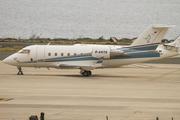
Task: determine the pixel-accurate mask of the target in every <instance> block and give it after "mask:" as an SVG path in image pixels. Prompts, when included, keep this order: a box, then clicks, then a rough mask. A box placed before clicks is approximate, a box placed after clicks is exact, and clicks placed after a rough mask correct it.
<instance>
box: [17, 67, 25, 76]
mask: <svg viewBox="0 0 180 120" xmlns="http://www.w3.org/2000/svg"><path fill="white" fill-rule="evenodd" d="M17 68H18V70H19V72H18V73H17V75H24V74H23V72H22V69H21V67H20V66H17Z"/></svg>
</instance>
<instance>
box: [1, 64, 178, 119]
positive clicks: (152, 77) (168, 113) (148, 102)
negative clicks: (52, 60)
mask: <svg viewBox="0 0 180 120" xmlns="http://www.w3.org/2000/svg"><path fill="white" fill-rule="evenodd" d="M17 72H18V70H17V68H16V67H13V66H9V65H6V64H4V63H2V62H0V83H1V84H0V97H1V98H0V120H13V119H14V120H28V119H29V117H30V116H31V115H38V117H39V116H40V113H41V112H44V113H45V120H106V116H108V118H109V120H155V118H156V117H157V116H159V118H160V120H171V118H172V117H173V118H174V120H179V119H180V94H179V91H180V64H147V63H143V64H133V65H129V66H124V67H121V68H115V69H98V70H93V71H92V72H93V75H92V76H90V77H82V76H81V75H80V74H79V70H76V69H74V70H72V69H70V70H62V69H60V70H59V69H50V71H49V70H47V69H45V68H43V69H35V68H23V72H24V75H16V73H17ZM6 100H7V101H6Z"/></svg>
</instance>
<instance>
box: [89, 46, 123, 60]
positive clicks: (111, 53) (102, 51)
mask: <svg viewBox="0 0 180 120" xmlns="http://www.w3.org/2000/svg"><path fill="white" fill-rule="evenodd" d="M123 54H124V51H119V50H116V49H113V48H111V47H109V46H96V47H93V49H92V56H93V57H95V58H101V57H104V58H113V57H115V56H120V55H123Z"/></svg>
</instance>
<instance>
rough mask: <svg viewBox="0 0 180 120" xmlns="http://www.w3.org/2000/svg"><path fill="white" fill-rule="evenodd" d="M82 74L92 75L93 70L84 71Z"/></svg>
mask: <svg viewBox="0 0 180 120" xmlns="http://www.w3.org/2000/svg"><path fill="white" fill-rule="evenodd" d="M82 74H83V76H84V77H88V76H90V75H91V74H92V73H91V71H84V72H83V73H82Z"/></svg>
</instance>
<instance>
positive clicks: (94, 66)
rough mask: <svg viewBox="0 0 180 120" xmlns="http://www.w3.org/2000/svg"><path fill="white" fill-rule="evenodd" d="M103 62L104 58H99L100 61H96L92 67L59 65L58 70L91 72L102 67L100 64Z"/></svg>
mask: <svg viewBox="0 0 180 120" xmlns="http://www.w3.org/2000/svg"><path fill="white" fill-rule="evenodd" d="M103 60H104V57H101V58H100V59H98V61H97V62H96V63H95V64H94V65H90V64H89V65H88V64H86V65H79V64H78V65H74V64H60V65H59V67H60V68H65V69H67V68H69V69H72V68H78V69H84V70H93V69H96V68H99V67H102V62H103Z"/></svg>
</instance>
